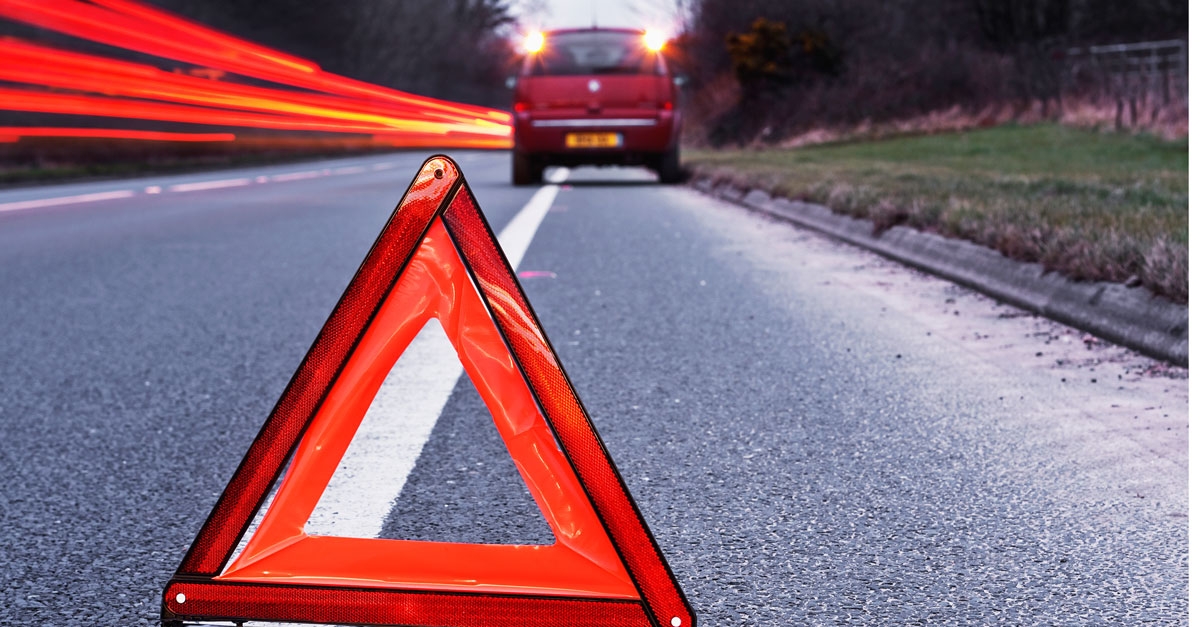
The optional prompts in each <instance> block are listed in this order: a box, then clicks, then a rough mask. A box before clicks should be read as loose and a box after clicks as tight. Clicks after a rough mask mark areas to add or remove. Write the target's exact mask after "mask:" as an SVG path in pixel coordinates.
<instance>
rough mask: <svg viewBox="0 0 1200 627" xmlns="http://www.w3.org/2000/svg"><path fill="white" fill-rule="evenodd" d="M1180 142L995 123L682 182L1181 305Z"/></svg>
mask: <svg viewBox="0 0 1200 627" xmlns="http://www.w3.org/2000/svg"><path fill="white" fill-rule="evenodd" d="M1187 158H1188V157H1187V140H1186V139H1182V140H1177V141H1165V140H1162V139H1158V138H1155V137H1150V136H1133V135H1123V134H1116V133H1100V132H1095V131H1089V130H1083V129H1076V128H1068V127H1064V126H1060V125H1055V124H1037V125H1032V126H1015V125H1012V126H1000V127H993V128H988V129H980V130H972V131H966V132H961V133H947V134H940V135H924V136H919V137H899V138H892V139H886V140H878V141H870V142H852V143H842V144H826V145H814V146H804V147H800V148H793V149H744V150H688V151H685V153H684V159H685V162H686V164H687V165H688V167H689V168H690V169H691V170H692V172H693V175H694V176H698V177H703V178H709V179H712V180H714V181H716V182H722V183H730V184H733V185H735V186H737V187H741V188H744V189H763V190H765V191H768V192H770V193H772V194H774V195H777V196H786V197H788V198H793V199H801V200H806V201H809V202H815V203H820V204H824V205H826V206H828V207H830V208H831V209H833V210H834V211H837V212H840V213H845V214H849V215H852V216H855V217H859V218H868V219H870V220H872V221H874V223H875V225H876V229H877V230H878V231H880V232H882V231H883V230H885V229H888V228H891V227H892V226H895V225H899V224H905V225H908V226H911V227H913V228H917V229H922V230H929V231H935V232H937V233H940V234H942V235H946V236H949V237H956V238H961V239H967V240H971V241H973V242H976V243H979V244H982V245H985V246H988V247H991V248H993V249H996V250H998V251H1000V252H1001V253H1003V254H1005V255H1007V256H1009V257H1012V258H1014V259H1018V260H1021V261H1036V262H1040V263H1042V264H1043V265H1044V266H1045V268H1046V269H1047V270H1055V271H1058V272H1061V273H1062V274H1064V275H1067V276H1069V277H1072V278H1076V279H1085V280H1105V281H1116V282H1130V281H1131V282H1135V283H1136V282H1141V283H1143V284H1145V285H1146V286H1147V287H1148V288H1150V289H1151V290H1152V291H1154V292H1155V293H1157V294H1160V295H1162V296H1164V297H1166V298H1168V299H1170V300H1172V301H1175V302H1180V303H1186V302H1187V299H1188V286H1187V279H1188V270H1187V261H1188V252H1187V238H1188V232H1187V230H1188V224H1187V205H1188V203H1187Z"/></svg>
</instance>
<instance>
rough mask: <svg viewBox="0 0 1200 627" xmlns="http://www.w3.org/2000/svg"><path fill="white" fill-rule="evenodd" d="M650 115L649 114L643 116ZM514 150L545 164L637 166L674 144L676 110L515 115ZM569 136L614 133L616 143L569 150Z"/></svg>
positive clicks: (523, 113)
mask: <svg viewBox="0 0 1200 627" xmlns="http://www.w3.org/2000/svg"><path fill="white" fill-rule="evenodd" d="M647 113H650V115H646V114H647ZM513 122H514V129H513V130H514V133H513V145H514V149H515V150H517V151H518V152H522V153H525V154H528V155H531V156H535V157H536V158H538V159H539V160H540V161H543V162H544V163H547V164H556V165H583V164H597V165H603V164H641V163H649V162H650V161H651V160H653V159H654V158H655V157H656V156H657V155H660V154H662V153H663V152H666V151H667V150H668V149H670V148H672V147H673V146H675V145H676V143H677V142H678V139H679V115H678V112H676V111H658V112H645V111H638V112H637V114H632V115H613V116H605V117H598V116H592V117H588V116H555V117H550V116H535V115H532V114H530V113H528V112H522V113H518V114H516V116H515V119H514V121H513ZM571 133H605V134H609V133H616V134H618V135H619V136H620V144H619V145H617V146H613V147H607V148H569V147H568V146H567V135H568V134H571Z"/></svg>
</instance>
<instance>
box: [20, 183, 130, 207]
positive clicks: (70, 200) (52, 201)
mask: <svg viewBox="0 0 1200 627" xmlns="http://www.w3.org/2000/svg"><path fill="white" fill-rule="evenodd" d="M133 195H135V193H134V191H133V190H129V189H122V190H119V191H113V192H96V193H94V194H78V195H75V196H59V197H58V198H39V199H37V200H21V201H17V202H6V203H0V212H3V211H20V210H22V209H38V208H41V207H57V206H59V205H75V204H79V203H85V202H96V201H100V200H115V199H117V198H129V197H130V196H133Z"/></svg>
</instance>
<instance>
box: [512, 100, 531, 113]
mask: <svg viewBox="0 0 1200 627" xmlns="http://www.w3.org/2000/svg"><path fill="white" fill-rule="evenodd" d="M528 110H529V103H528V102H524V101H521V102H515V103H513V111H516V112H517V113H521V112H523V111H528Z"/></svg>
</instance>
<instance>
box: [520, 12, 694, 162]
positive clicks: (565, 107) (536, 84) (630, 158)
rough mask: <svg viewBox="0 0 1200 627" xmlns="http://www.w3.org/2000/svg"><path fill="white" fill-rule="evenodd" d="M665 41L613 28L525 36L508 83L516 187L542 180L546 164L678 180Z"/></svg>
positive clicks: (674, 98) (674, 93) (675, 116)
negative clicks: (628, 170) (623, 169)
mask: <svg viewBox="0 0 1200 627" xmlns="http://www.w3.org/2000/svg"><path fill="white" fill-rule="evenodd" d="M664 43H665V39H663V38H661V37H658V36H655V35H654V34H653V33H648V32H645V31H640V30H632V29H617V28H589V29H575V30H557V31H551V32H548V33H544V34H541V33H539V34H535V35H532V36H530V38H529V39H527V40H526V50H527V51H528V54H527V55H526V57H525V59H524V61H523V63H522V65H521V71H520V74H519V75H518V76H517V77H516V81H515V84H513V88H514V94H513V118H514V121H513V125H514V132H513V153H512V181H513V184H515V185H529V184H531V183H539V182H541V180H542V172H543V171H544V170H545V168H546V166H550V165H563V166H576V165H643V166H646V167H649V168H651V169H653V170H655V171H657V172H658V177H659V180H660V181H662V182H664V183H675V182H678V181H679V180H680V179H681V178H682V170H681V169H680V167H679V127H680V114H679V99H678V95H679V94H678V88H677V86H676V83H675V81H674V80H673V79H672V76H671V72H670V70H669V69H668V67H667V63H666V61H665V60H664V59H663V55H662V47H663V44H664Z"/></svg>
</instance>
